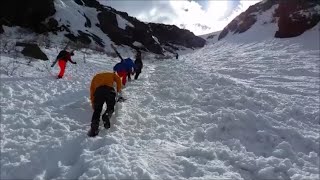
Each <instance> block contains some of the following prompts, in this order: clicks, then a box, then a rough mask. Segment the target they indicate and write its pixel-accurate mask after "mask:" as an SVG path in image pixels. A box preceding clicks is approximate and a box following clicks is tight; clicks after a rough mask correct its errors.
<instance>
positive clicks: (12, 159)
mask: <svg viewBox="0 0 320 180" xmlns="http://www.w3.org/2000/svg"><path fill="white" fill-rule="evenodd" d="M318 37H319V35H318ZM315 39H317V38H313V39H312V38H311V39H310V41H308V42H305V41H300V40H299V38H296V39H292V40H279V39H266V40H262V41H259V42H251V43H240V42H236V41H234V42H232V41H221V42H220V41H219V42H217V43H215V44H211V45H207V46H206V47H204V48H202V49H199V50H195V51H194V52H193V53H189V54H184V55H182V54H180V56H179V59H178V60H176V59H175V58H172V59H169V60H163V61H159V60H155V59H152V58H148V59H146V58H145V59H143V60H144V68H143V72H142V74H141V77H140V78H139V79H138V80H134V81H131V82H129V83H128V84H127V86H126V87H125V88H124V89H123V95H124V96H125V97H126V98H127V101H125V102H123V103H118V104H117V105H116V111H115V114H114V116H113V117H112V119H111V128H110V129H109V130H105V129H104V128H103V126H101V127H100V128H101V131H100V134H99V135H98V136H97V137H95V138H89V137H88V136H87V135H86V134H87V131H88V129H89V126H90V121H91V115H92V108H91V106H90V102H89V86H90V81H91V78H92V77H93V76H94V74H95V73H97V72H100V71H103V70H108V71H110V70H112V67H113V66H114V65H115V63H116V62H117V61H118V60H117V59H112V58H109V57H107V56H105V55H100V54H96V53H92V54H91V55H89V56H87V58H86V63H85V62H84V60H83V55H82V54H81V53H80V52H76V55H75V56H74V60H75V61H77V63H78V64H77V65H73V64H71V63H68V65H67V70H66V74H65V77H64V78H63V79H61V80H56V79H55V78H54V76H55V75H56V74H57V73H58V67H57V66H56V67H54V68H52V69H50V68H49V65H50V63H51V62H31V63H30V65H29V66H28V65H25V64H26V63H24V62H27V60H26V59H20V58H18V59H16V61H18V62H16V64H12V63H11V64H10V62H14V61H15V60H14V59H13V58H11V57H8V56H5V55H1V100H0V103H1V104H0V107H1V171H0V172H1V177H0V178H1V179H173V180H176V179H205V180H207V179H247V180H248V179H252V180H256V179H318V178H319V129H320V121H319V50H318V49H319V48H317V47H314V48H309V47H307V46H305V45H306V43H307V44H310V43H312V42H311V41H313V42H315V41H316V40H315ZM45 51H46V53H47V54H48V55H49V57H50V59H51V60H52V59H54V57H55V56H56V55H57V51H56V50H54V49H46V50H45ZM11 67H17V68H16V69H15V70H13V71H9V70H10V68H11ZM8 75H10V76H8Z"/></svg>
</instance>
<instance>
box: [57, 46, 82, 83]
mask: <svg viewBox="0 0 320 180" xmlns="http://www.w3.org/2000/svg"><path fill="white" fill-rule="evenodd" d="M73 55H74V53H73V51H71V52H70V53H69V52H68V51H66V50H62V51H60V52H59V54H58V56H57V58H56V60H55V61H54V62H53V63H52V65H51V67H53V66H54V65H55V64H56V63H57V62H58V64H59V67H60V72H59V74H58V77H57V79H61V78H62V77H63V75H64V72H65V69H66V65H67V62H68V61H70V62H71V63H72V64H77V62H74V61H72V60H71V56H73Z"/></svg>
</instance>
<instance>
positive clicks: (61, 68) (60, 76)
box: [58, 60, 67, 78]
mask: <svg viewBox="0 0 320 180" xmlns="http://www.w3.org/2000/svg"><path fill="white" fill-rule="evenodd" d="M58 63H59V67H60V72H59V75H58V78H62V77H63V75H64V71H65V69H66V63H67V62H66V61H63V60H59V62H58Z"/></svg>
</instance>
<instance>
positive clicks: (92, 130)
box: [88, 128, 99, 137]
mask: <svg viewBox="0 0 320 180" xmlns="http://www.w3.org/2000/svg"><path fill="white" fill-rule="evenodd" d="M98 134H99V129H97V130H94V129H92V128H90V130H89V132H88V136H89V137H95V136H96V135H98Z"/></svg>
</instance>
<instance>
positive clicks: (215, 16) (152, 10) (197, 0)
mask: <svg viewBox="0 0 320 180" xmlns="http://www.w3.org/2000/svg"><path fill="white" fill-rule="evenodd" d="M99 1H100V2H101V3H102V4H104V5H108V6H111V7H113V8H115V9H117V10H119V11H124V12H127V13H128V14H129V15H130V16H133V17H136V18H137V19H139V20H141V21H144V22H156V23H164V24H174V25H176V26H178V27H180V28H184V29H188V30H190V31H192V32H193V33H195V34H196V35H201V34H207V33H210V32H215V31H220V30H222V29H223V28H224V27H225V26H226V25H227V24H228V23H229V22H230V21H231V20H232V19H233V18H235V17H236V16H237V15H239V14H240V13H241V12H243V11H245V10H246V9H247V8H248V7H249V6H250V5H253V4H256V3H257V2H259V1H261V0H153V1H151V0H99Z"/></svg>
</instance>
